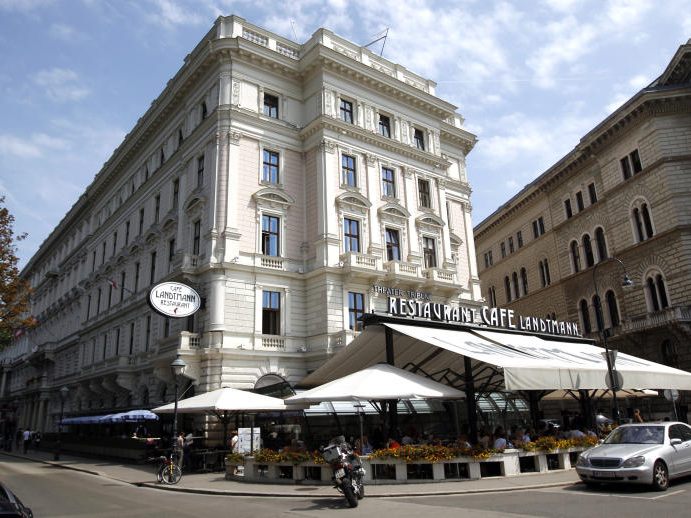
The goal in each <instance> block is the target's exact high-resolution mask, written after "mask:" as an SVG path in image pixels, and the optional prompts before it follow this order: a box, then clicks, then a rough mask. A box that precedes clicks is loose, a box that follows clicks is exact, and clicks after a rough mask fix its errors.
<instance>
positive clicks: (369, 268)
mask: <svg viewBox="0 0 691 518" xmlns="http://www.w3.org/2000/svg"><path fill="white" fill-rule="evenodd" d="M339 259H340V263H339V266H340V267H341V268H343V273H345V274H347V275H350V276H351V277H353V278H360V279H363V280H373V279H376V278H378V277H380V276H381V268H380V267H379V261H380V259H379V257H378V256H376V255H370V254H359V253H356V252H348V253H345V254H342V255H341V256H340V257H339Z"/></svg>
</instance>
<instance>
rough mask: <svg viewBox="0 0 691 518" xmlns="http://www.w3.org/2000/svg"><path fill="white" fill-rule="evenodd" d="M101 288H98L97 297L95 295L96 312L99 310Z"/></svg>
mask: <svg viewBox="0 0 691 518" xmlns="http://www.w3.org/2000/svg"><path fill="white" fill-rule="evenodd" d="M101 293H102V292H101V288H99V289H98V297H96V314H97V315H98V314H99V313H100V312H101Z"/></svg>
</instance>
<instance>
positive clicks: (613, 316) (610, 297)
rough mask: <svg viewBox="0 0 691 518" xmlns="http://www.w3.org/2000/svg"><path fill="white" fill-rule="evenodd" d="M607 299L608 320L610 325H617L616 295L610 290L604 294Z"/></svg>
mask: <svg viewBox="0 0 691 518" xmlns="http://www.w3.org/2000/svg"><path fill="white" fill-rule="evenodd" d="M605 300H606V301H607V313H608V314H609V322H610V324H611V325H612V327H616V326H618V325H619V308H618V307H617V297H616V295H615V294H614V292H613V291H612V290H609V291H608V292H607V293H606V294H605Z"/></svg>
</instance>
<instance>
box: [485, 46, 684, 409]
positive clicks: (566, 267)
mask: <svg viewBox="0 0 691 518" xmlns="http://www.w3.org/2000/svg"><path fill="white" fill-rule="evenodd" d="M690 224H691V40H690V41H689V42H687V43H686V44H685V45H682V46H681V47H680V48H679V50H678V51H677V53H676V54H675V56H674V57H673V58H672V60H671V62H670V63H669V65H668V66H667V68H666V69H665V70H664V72H663V73H662V75H661V76H660V77H659V78H658V79H656V80H655V81H654V82H653V83H651V84H650V85H649V86H647V87H646V88H644V89H642V90H641V91H640V92H638V93H637V94H636V95H634V96H633V97H632V98H631V99H629V100H628V101H627V102H626V103H624V104H623V105H622V106H621V107H620V108H619V109H618V110H616V111H615V112H614V113H613V114H612V115H610V116H609V117H607V118H606V119H605V120H604V121H603V122H602V123H600V124H599V125H598V126H596V127H595V128H593V130H592V131H590V132H589V133H588V134H587V135H585V136H584V137H583V138H581V140H580V142H579V143H578V145H577V146H576V147H575V148H574V149H573V151H571V152H570V153H569V154H567V155H566V156H564V157H563V158H562V159H561V160H559V162H557V163H556V164H555V165H553V166H552V167H551V168H549V169H548V170H547V171H546V172H545V173H543V174H542V175H540V176H539V177H538V178H537V179H536V180H535V181H533V182H532V183H531V184H529V185H527V186H526V187H525V188H524V189H523V190H522V191H520V192H519V193H518V194H517V195H516V196H514V197H513V198H511V199H510V200H508V201H507V202H506V203H505V204H503V205H502V206H501V207H500V208H499V209H497V210H496V211H495V212H494V213H493V214H492V215H490V216H489V217H488V218H486V219H485V220H484V221H483V222H481V223H480V224H479V225H477V226H476V227H475V230H474V234H475V245H476V250H477V262H478V265H479V270H480V279H481V282H482V292H483V295H484V297H485V298H486V300H487V301H488V303H490V304H492V305H501V306H506V307H510V308H514V309H516V310H517V311H519V312H521V313H524V314H535V315H541V316H551V317H552V318H555V317H556V318H557V319H560V320H570V321H575V322H579V323H580V326H581V329H582V331H583V332H584V334H585V335H586V336H589V337H592V338H596V339H598V340H600V341H602V339H601V331H604V332H605V333H606V334H607V337H608V338H607V340H608V345H609V346H610V347H612V348H614V349H618V350H621V351H624V352H628V353H631V354H633V355H635V356H642V357H645V358H648V359H650V360H652V361H656V362H660V363H665V364H668V365H671V366H675V367H679V368H681V369H684V370H687V371H689V370H691V346H690V345H689V344H690V343H691V307H690V304H691V295H690V293H691V226H690ZM625 274H628V276H629V277H630V279H631V280H632V281H633V283H634V284H633V286H631V287H630V288H628V289H625V288H624V287H622V280H623V278H624V275H625ZM598 306H599V307H602V313H601V316H600V315H599V314H598V312H596V310H595V308H596V307H598ZM639 388H644V387H639ZM649 388H656V387H649ZM685 401H688V397H687V398H686V400H685ZM667 413H669V408H668V409H667Z"/></svg>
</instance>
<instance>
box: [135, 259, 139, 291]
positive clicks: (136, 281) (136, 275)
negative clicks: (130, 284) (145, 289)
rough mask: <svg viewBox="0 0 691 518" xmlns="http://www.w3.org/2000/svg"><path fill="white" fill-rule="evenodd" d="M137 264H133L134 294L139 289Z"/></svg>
mask: <svg viewBox="0 0 691 518" xmlns="http://www.w3.org/2000/svg"><path fill="white" fill-rule="evenodd" d="M139 270H140V266H139V263H134V292H135V293H136V292H137V290H138V289H139Z"/></svg>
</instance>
